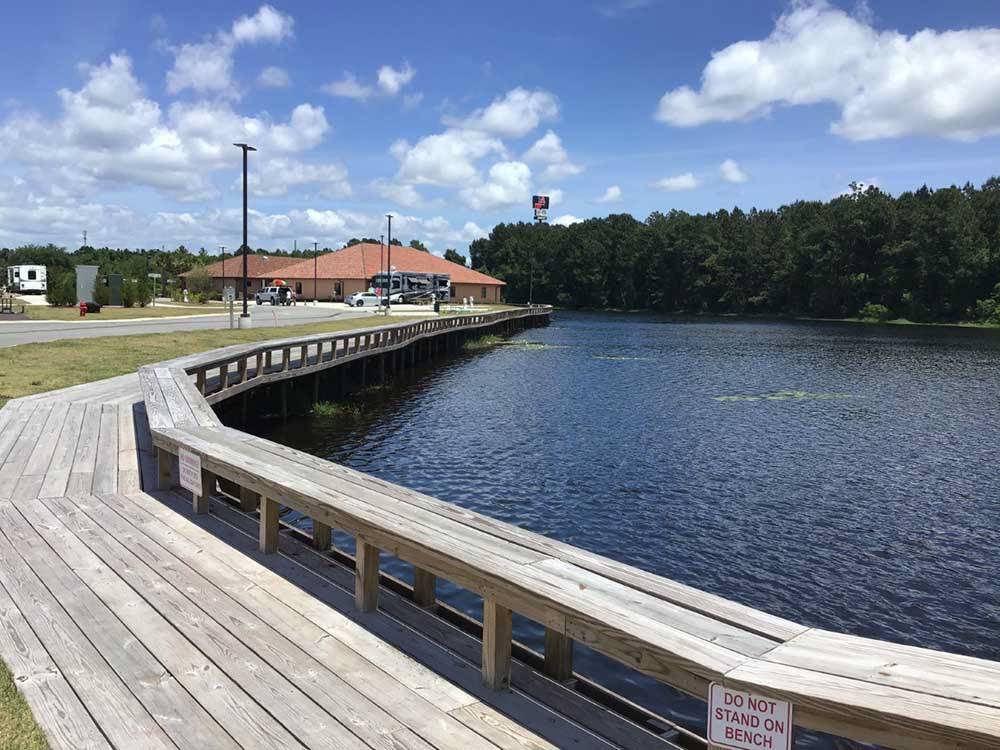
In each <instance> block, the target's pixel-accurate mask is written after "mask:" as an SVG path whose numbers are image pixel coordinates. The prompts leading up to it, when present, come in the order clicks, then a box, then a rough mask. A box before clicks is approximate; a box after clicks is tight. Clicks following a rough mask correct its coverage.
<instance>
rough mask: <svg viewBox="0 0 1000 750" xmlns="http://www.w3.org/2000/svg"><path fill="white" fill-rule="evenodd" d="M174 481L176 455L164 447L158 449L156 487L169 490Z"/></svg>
mask: <svg viewBox="0 0 1000 750" xmlns="http://www.w3.org/2000/svg"><path fill="white" fill-rule="evenodd" d="M173 483H174V456H173V454H172V453H168V452H167V451H165V450H164V449H163V448H157V449H156V489H158V490H169V489H170V488H171V487H172V486H173Z"/></svg>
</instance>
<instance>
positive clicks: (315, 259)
mask: <svg viewBox="0 0 1000 750" xmlns="http://www.w3.org/2000/svg"><path fill="white" fill-rule="evenodd" d="M317 263H319V243H318V242H313V307H315V306H316V305H317V304H319V296H318V295H317V294H316V280H317V278H318V274H317V272H316V268H317V266H316V264H317Z"/></svg>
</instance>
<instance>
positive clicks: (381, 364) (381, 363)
mask: <svg viewBox="0 0 1000 750" xmlns="http://www.w3.org/2000/svg"><path fill="white" fill-rule="evenodd" d="M378 384H379V385H385V355H384V354H380V355H379V356H378Z"/></svg>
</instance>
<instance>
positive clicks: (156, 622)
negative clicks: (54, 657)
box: [21, 498, 300, 750]
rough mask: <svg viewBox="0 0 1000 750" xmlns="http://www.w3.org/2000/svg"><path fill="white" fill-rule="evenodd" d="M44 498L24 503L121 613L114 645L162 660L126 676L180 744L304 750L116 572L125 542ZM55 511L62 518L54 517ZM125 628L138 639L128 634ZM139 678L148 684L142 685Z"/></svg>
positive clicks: (153, 585)
mask: <svg viewBox="0 0 1000 750" xmlns="http://www.w3.org/2000/svg"><path fill="white" fill-rule="evenodd" d="M44 503H45V505H44V506H43V507H42V508H39V507H37V506H36V507H34V508H32V507H23V508H22V509H21V510H22V513H24V515H25V516H26V517H27V518H28V520H29V521H30V522H31V523H33V524H34V525H35V527H36V529H39V530H42V531H44V532H45V533H46V535H47V536H49V537H50V538H52V539H53V540H55V541H57V542H58V544H57V545H54V547H53V549H54V553H55V555H58V557H59V558H61V559H62V560H63V561H64V562H65V564H66V565H69V566H72V567H73V568H74V569H75V570H77V571H78V575H80V576H81V577H82V578H83V581H84V582H86V584H87V586H88V587H89V589H87V591H86V597H87V598H88V599H89V598H93V599H94V600H95V601H98V600H99V601H100V602H102V603H103V605H104V606H105V607H107V608H108V609H109V611H111V612H113V613H114V614H115V615H116V616H117V617H118V618H120V620H121V622H120V623H119V622H118V621H117V620H115V621H114V622H113V623H110V624H108V625H106V626H107V627H110V628H112V629H113V631H112V633H110V634H108V635H107V638H108V639H109V642H110V643H111V644H114V642H115V641H114V640H113V636H115V635H118V636H119V640H118V646H117V648H118V649H119V650H124V649H122V644H123V643H125V644H128V650H130V651H135V652H137V653H138V654H140V655H141V656H142V658H144V659H147V660H152V659H157V660H159V663H161V664H162V667H159V672H156V673H153V674H149V675H147V676H145V677H142V678H140V677H139V676H137V675H128V676H126V675H124V674H123V677H124V678H125V681H126V684H127V685H128V686H129V688H130V689H131V690H133V692H135V693H136V695H137V696H138V697H139V698H140V700H142V701H143V702H144V704H146V705H147V706H148V707H149V708H150V711H151V712H152V713H153V715H154V716H155V717H157V719H158V720H159V721H160V722H161V723H162V724H163V726H164V729H165V730H166V732H167V733H168V734H169V735H170V736H171V738H172V739H173V740H174V742H176V743H177V745H178V746H179V747H181V748H190V750H196V749H198V748H204V747H213V748H214V747H221V748H237V747H239V746H241V745H243V746H245V745H247V743H254V744H250V745H249V746H255V745H257V744H263V743H274V745H275V746H277V747H285V748H296V749H297V750H299V748H300V746H299V745H298V743H297V742H295V740H294V739H293V738H292V737H291V735H290V734H289V733H288V732H287V731H285V730H283V729H282V727H281V726H280V725H279V724H278V723H277V722H275V721H274V719H272V718H271V717H270V716H268V714H267V713H266V712H265V711H264V710H262V709H261V707H260V706H258V705H257V704H256V703H255V702H254V701H253V700H252V699H251V698H250V697H249V696H248V695H247V694H246V693H245V692H244V691H243V690H242V688H241V687H240V685H239V684H238V683H237V682H236V681H233V680H231V679H230V678H229V677H227V675H226V673H225V671H224V667H223V666H219V665H217V663H213V660H212V659H211V658H209V657H208V656H207V655H206V654H204V653H203V652H201V651H199V650H198V649H197V648H196V647H195V646H194V645H192V643H191V642H189V640H188V639H186V638H185V637H184V636H183V635H182V634H181V633H179V632H178V630H177V629H176V625H178V624H179V622H178V620H176V619H174V620H170V619H167V618H165V617H163V616H162V614H161V613H159V612H158V611H157V610H156V609H155V608H154V607H153V606H151V605H150V603H148V602H147V601H146V600H145V599H144V598H143V596H142V595H141V594H142V593H148V592H140V591H136V590H135V587H133V586H129V585H128V577H125V578H124V579H123V578H122V577H120V576H119V575H116V574H115V572H113V570H114V566H113V565H109V564H107V560H108V559H109V555H108V551H109V549H113V548H114V547H115V545H117V546H118V547H120V544H119V543H118V542H116V541H115V540H113V539H112V538H111V537H109V536H107V535H106V534H101V532H100V531H99V530H97V529H95V527H94V525H93V524H91V523H90V522H89V521H88V519H87V518H86V517H85V516H84V515H83V514H81V513H80V512H78V511H77V510H76V507H75V506H74V505H73V503H71V502H69V501H68V500H66V499H65V498H49V499H47V500H45V501H44ZM50 511H55V512H54V513H52V512H50ZM56 515H57V516H60V517H61V519H62V522H59V521H56V520H54V516H56ZM99 553H104V554H103V555H101V554H99ZM118 572H119V573H120V572H121V571H120V570H119V571H118ZM147 583H149V584H150V585H149V589H150V590H153V589H155V590H160V589H162V588H163V587H164V586H165V584H164V583H163V581H162V580H156V581H155V582H153V580H152V579H147ZM91 592H93V593H91ZM80 606H82V603H81V605H80ZM78 622H79V620H78ZM125 627H127V628H128V630H125ZM119 630H120V631H122V632H124V633H129V632H131V634H134V636H133V635H128V636H122V635H120V634H119V632H118V631H119ZM102 637H104V636H102ZM122 639H124V640H122ZM95 643H96V641H95ZM98 647H99V648H100V645H98ZM115 658H120V657H119V656H118V655H112V657H110V658H109V660H111V661H112V663H114V661H113V659H115ZM139 679H144V680H145V682H144V683H141V684H137V681H138V680H139ZM230 735H232V736H230ZM234 738H235V739H234ZM126 747H129V745H126Z"/></svg>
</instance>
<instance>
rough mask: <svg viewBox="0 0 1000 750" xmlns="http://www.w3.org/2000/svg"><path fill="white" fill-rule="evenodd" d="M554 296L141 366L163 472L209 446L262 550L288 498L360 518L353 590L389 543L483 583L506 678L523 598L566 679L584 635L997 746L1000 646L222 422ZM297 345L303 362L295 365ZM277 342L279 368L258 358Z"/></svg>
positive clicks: (867, 735)
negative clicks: (558, 537)
mask: <svg viewBox="0 0 1000 750" xmlns="http://www.w3.org/2000/svg"><path fill="white" fill-rule="evenodd" d="M549 314H550V309H549V308H529V309H519V310H513V311H503V312H500V313H487V314H477V315H470V316H463V317H462V318H459V319H452V318H444V319H435V320H423V321H417V322H412V323H403V324H397V325H393V326H381V327H372V328H366V329H360V330H356V331H347V332H340V333H337V334H333V335H330V334H319V335H313V336H308V337H300V338H295V339H283V340H278V341H269V342H263V343H261V344H254V345H250V346H244V347H230V348H228V349H226V350H223V351H221V352H217V353H209V354H207V355H194V356H193V357H185V358H181V359H179V360H174V361H172V362H169V363H163V364H160V365H155V366H152V367H148V368H143V369H142V370H141V371H140V382H141V384H142V387H143V394H144V398H145V399H146V405H147V411H148V412H150V428H151V433H152V438H153V443H154V445H155V446H156V447H157V449H158V458H159V462H160V475H161V477H163V478H165V479H166V478H168V477H169V475H170V468H169V462H170V461H171V460H172V459H171V456H172V455H173V454H174V453H177V452H178V451H179V450H180V449H182V448H183V449H185V450H191V451H193V452H194V453H196V454H197V455H199V457H200V458H201V460H202V466H203V470H204V474H203V482H202V491H201V493H196V494H195V497H194V507H195V509H196V511H198V512H203V511H205V510H206V509H207V505H206V503H205V501H204V497H205V496H206V495H207V494H209V492H210V489H209V488H210V487H214V483H215V478H216V477H217V476H218V477H224V478H226V479H227V480H230V481H233V482H235V483H236V484H237V485H238V486H240V487H242V488H246V489H247V490H248V491H249V492H252V493H255V494H256V495H258V496H259V497H260V546H261V549H262V550H264V551H265V552H274V551H275V550H276V549H277V545H278V517H277V509H278V506H279V504H280V505H287V506H289V507H292V508H294V509H296V510H298V511H300V512H301V513H303V514H305V515H308V516H310V517H311V518H313V519H314V528H315V530H316V531H315V533H314V543H315V544H316V546H317V547H319V548H320V549H326V548H327V547H328V546H329V540H330V529H331V528H333V527H337V528H340V529H343V530H345V531H347V532H349V533H353V534H355V535H356V537H357V539H358V553H357V555H356V566H357V576H356V581H357V586H356V604H357V606H358V608H359V609H361V610H363V611H368V610H371V609H374V608H375V607H376V606H377V602H378V579H379V578H378V575H379V574H378V552H379V550H380V549H384V550H388V551H390V552H392V553H394V554H396V555H397V556H398V557H400V558H401V559H404V560H408V561H409V562H412V563H413V564H414V565H415V566H416V573H415V576H414V599H415V600H416V601H417V602H418V603H419V604H421V605H422V606H429V605H431V604H433V602H434V600H435V596H434V591H435V586H436V580H437V578H438V577H444V578H447V579H448V580H450V581H452V582H454V583H456V584H457V585H460V586H463V587H465V588H468V589H470V590H472V591H474V592H476V593H478V594H480V595H481V596H483V598H484V617H483V620H484V635H483V678H484V682H486V684H488V685H490V686H491V687H494V688H503V687H505V686H506V684H507V675H508V674H509V661H510V644H511V620H510V618H511V613H512V612H514V611H516V612H519V613H521V614H524V615H525V616H528V617H530V618H532V619H534V620H536V621H538V622H540V623H542V624H543V625H545V627H546V653H545V661H546V671H547V672H548V673H549V674H550V675H552V676H553V677H556V678H557V679H565V678H566V677H567V675H571V674H572V661H571V654H572V642H573V641H574V640H576V641H579V642H581V643H585V644H586V645H587V646H589V647H591V648H593V649H595V650H597V651H599V652H601V653H604V654H606V655H608V656H610V657H611V658H613V659H616V660H617V661H619V662H621V663H623V664H626V665H628V666H630V667H633V668H635V669H637V670H639V671H640V672H643V673H645V674H647V675H650V676H652V677H654V678H656V679H658V680H660V681H662V682H664V683H666V684H669V685H672V686H674V687H676V688H679V689H680V690H683V691H685V692H687V693H690V694H692V695H695V696H698V697H701V698H704V697H705V696H706V692H707V688H708V683H709V682H710V681H716V682H721V683H724V684H725V685H727V686H729V687H733V688H735V689H739V690H746V691H749V692H753V693H757V694H760V695H763V696H766V697H769V698H772V699H777V700H788V701H791V702H792V703H793V704H794V705H795V714H794V719H795V723H796V724H797V725H799V726H803V727H808V728H812V729H817V730H820V731H824V732H829V733H832V734H835V735H839V736H843V737H847V738H851V739H855V740H859V741H862V742H875V743H878V744H881V745H885V746H887V747H897V748H916V749H918V750H931V748H935V749H936V748H955V750H957V749H958V748H963V750H973V749H975V750H985V749H986V748H996V747H1000V664H998V663H996V662H991V661H987V660H982V659H973V658H970V657H963V656H957V655H953V654H946V653H942V652H937V651H930V650H926V649H919V648H913V647H908V646H900V645H897V644H892V643H887V642H883V641H874V640H869V639H863V638H857V637H854V636H849V635H844V634H839V633H829V632H826V631H821V630H818V629H815V628H810V627H807V626H804V625H800V624H797V623H794V622H789V621H787V620H783V619H781V618H777V617H774V616H772V615H769V614H767V613H765V612H761V611H758V610H754V609H752V608H750V607H746V606H745V605H742V604H738V603H736V602H732V601H728V600H725V599H722V598H721V597H717V596H713V595H710V594H706V593H704V592H701V591H698V590H697V589H694V588H691V587H687V586H684V585H682V584H679V583H676V582H674V581H670V580H668V579H665V578H662V577H659V576H656V575H654V574H652V573H648V572H646V571H642V570H639V569H636V568H632V567H630V566H627V565H624V564H621V563H618V562H616V561H614V560H610V559H608V558H604V557H601V556H599V555H596V554H593V553H588V552H585V551H583V550H581V549H578V548H576V547H573V546H572V545H568V544H564V543H561V542H558V541H555V540H552V539H548V538H546V537H543V536H540V535H537V534H533V533H531V532H528V531H526V530H524V529H520V528H517V527H515V526H511V525H510V524H506V523H504V522H501V521H498V520H496V519H492V518H489V517H487V516H483V515H480V514H476V513H472V512H470V511H467V510H464V509H461V508H458V507H457V506H452V505H450V504H448V503H445V502H442V501H440V500H437V499H435V498H431V497H428V496H425V495H420V494H419V493H415V492H412V491H410V490H407V489H405V488H402V487H398V486H396V485H392V484H390V483H388V482H384V481H382V480H379V479H376V478H374V477H370V476H367V475H365V474H362V473H360V472H355V471H352V470H350V469H348V468H346V467H343V466H338V465H336V464H333V463H330V462H327V461H323V460H322V459H318V458H315V457H312V456H309V455H307V454H303V453H301V452H299V451H295V450H293V449H290V448H287V447H285V446H281V445H279V444H276V443H273V442H271V441H268V440H264V439H262V438H254V437H252V436H249V435H246V434H245V433H242V432H239V431H237V430H232V429H229V428H225V427H223V426H222V425H221V423H220V422H219V420H218V418H217V417H215V415H214V413H213V412H212V410H211V408H210V407H209V406H208V402H209V401H212V400H222V399H224V398H228V397H230V396H232V395H235V394H236V393H238V392H240V391H241V390H244V389H246V388H249V387H254V386H255V385H259V384H262V383H264V382H269V381H270V380H274V379H284V378H291V377H297V376H299V375H300V374H303V373H306V372H316V371H319V370H321V369H323V368H327V367H333V366H338V365H340V364H342V363H344V362H345V361H351V360H353V359H364V358H366V357H368V356H372V355H378V354H382V353H386V352H389V351H394V350H396V349H399V348H403V347H407V346H411V345H413V344H414V343H415V342H417V341H421V340H423V339H431V338H433V337H435V336H439V335H442V334H446V333H450V332H451V331H454V330H475V329H476V328H482V327H488V326H495V325H498V324H501V323H503V322H504V321H507V320H511V319H514V318H523V317H529V316H533V315H543V316H548V315H549ZM327 347H329V350H328V351H327ZM296 348H297V349H298V359H297V360H296V361H297V362H299V363H301V364H300V365H299V366H296V367H295V368H290V366H289V364H290V359H289V357H290V352H291V351H293V350H295V349H296ZM310 348H315V352H316V354H315V358H314V359H313V358H310V356H309V349H310ZM278 351H280V352H281V353H282V361H281V366H280V369H278V368H277V366H275V365H273V364H272V365H271V366H270V367H268V366H267V365H266V364H262V363H263V362H265V361H267V362H270V361H271V360H272V358H273V357H272V355H273V353H275V352H278ZM223 352H224V353H223ZM251 359H253V360H254V366H253V368H252V369H251V368H250V364H249V362H250V360H251ZM233 367H235V368H236V369H235V372H232V373H231V368H233ZM214 368H219V369H220V375H219V378H218V382H219V383H220V384H221V385H222V388H221V390H220V391H217V392H215V393H213V394H209V395H207V396H206V395H204V390H205V387H206V383H207V382H209V378H208V377H207V374H206V372H207V371H208V370H211V369H214ZM192 376H193V377H194V380H193V381H192ZM265 376H266V377H265ZM241 494H242V493H241Z"/></svg>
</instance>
